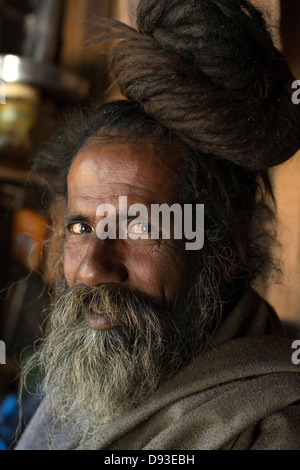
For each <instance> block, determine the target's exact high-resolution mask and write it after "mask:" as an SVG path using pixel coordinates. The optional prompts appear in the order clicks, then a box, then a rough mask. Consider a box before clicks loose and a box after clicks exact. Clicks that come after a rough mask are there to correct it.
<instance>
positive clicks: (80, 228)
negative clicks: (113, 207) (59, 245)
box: [67, 222, 93, 235]
mask: <svg viewBox="0 0 300 470" xmlns="http://www.w3.org/2000/svg"><path fill="white" fill-rule="evenodd" d="M67 228H68V231H69V233H73V234H74V235H84V234H85V233H91V232H92V231H93V229H92V227H90V226H89V225H87V224H83V223H81V222H78V223H76V224H70V225H68V227H67Z"/></svg>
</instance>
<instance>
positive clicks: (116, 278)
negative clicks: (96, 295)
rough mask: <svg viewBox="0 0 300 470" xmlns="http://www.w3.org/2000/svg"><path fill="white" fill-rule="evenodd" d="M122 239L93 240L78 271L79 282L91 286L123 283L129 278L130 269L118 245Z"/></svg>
mask: <svg viewBox="0 0 300 470" xmlns="http://www.w3.org/2000/svg"><path fill="white" fill-rule="evenodd" d="M120 243H121V241H120V240H99V239H97V240H93V241H91V243H90V244H89V246H88V249H87V251H86V254H85V256H84V258H83V259H82V261H81V263H80V265H79V268H78V271H77V282H79V283H82V284H85V285H87V286H89V287H97V286H99V285H100V284H106V283H113V284H121V283H123V282H125V281H126V280H127V279H128V271H127V269H126V267H125V265H124V263H123V259H122V258H123V257H122V254H121V252H120V249H118V248H120V247H118V245H119V244H120Z"/></svg>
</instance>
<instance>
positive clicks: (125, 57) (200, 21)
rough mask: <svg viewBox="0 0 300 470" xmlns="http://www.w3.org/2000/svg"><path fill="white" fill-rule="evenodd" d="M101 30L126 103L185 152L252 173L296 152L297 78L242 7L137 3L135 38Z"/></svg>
mask: <svg viewBox="0 0 300 470" xmlns="http://www.w3.org/2000/svg"><path fill="white" fill-rule="evenodd" d="M106 24H109V25H110V26H113V28H114V29H115V33H114V34H111V35H110V37H115V38H119V39H121V41H119V42H118V44H117V45H116V46H115V48H114V50H113V58H112V70H113V72H114V74H115V76H116V79H117V82H118V85H119V87H120V89H121V91H122V93H123V95H124V96H125V97H126V98H127V99H129V100H132V101H136V102H139V103H140V104H141V105H142V107H143V108H144V110H145V111H146V112H147V113H149V114H151V115H152V116H153V117H154V118H155V119H156V120H158V121H159V122H160V123H161V124H162V125H164V126H166V127H168V128H169V129H171V130H172V131H173V133H174V134H175V135H176V136H177V137H178V138H179V139H181V140H182V141H183V142H185V143H186V144H188V145H189V146H191V147H192V148H194V149H196V150H198V151H200V152H202V153H204V154H207V156H208V158H214V159H226V160H229V161H231V162H233V163H235V164H237V165H240V166H242V167H244V168H247V169H249V170H255V171H258V170H265V169H267V168H270V167H272V166H275V165H278V164H280V163H282V162H284V161H286V160H288V159H289V158H290V157H291V156H292V155H294V153H295V152H296V151H297V150H298V149H299V147H300V108H299V107H297V106H296V105H294V104H293V103H292V99H291V98H292V87H291V85H292V82H293V81H294V77H293V76H292V74H291V73H290V70H289V68H288V65H287V62H286V60H285V59H284V57H283V56H282V55H281V54H280V53H279V51H278V50H277V49H276V48H275V46H274V45H273V42H272V39H271V36H270V33H269V31H268V28H267V26H266V24H265V21H264V19H263V16H262V14H261V12H259V11H258V10H256V9H255V8H254V7H253V6H252V5H251V4H250V3H249V2H248V1H246V0H141V2H140V5H139V9H138V15H137V25H138V31H136V30H134V29H132V28H129V27H126V26H125V25H122V24H121V23H118V22H110V23H109V22H106ZM107 37H108V36H105V38H107ZM102 39H103V38H102ZM100 40H101V38H100Z"/></svg>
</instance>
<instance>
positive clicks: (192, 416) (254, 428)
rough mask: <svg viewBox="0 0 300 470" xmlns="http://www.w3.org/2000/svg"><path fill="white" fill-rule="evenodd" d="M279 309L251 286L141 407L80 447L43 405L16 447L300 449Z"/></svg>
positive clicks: (297, 403) (296, 378)
mask: <svg viewBox="0 0 300 470" xmlns="http://www.w3.org/2000/svg"><path fill="white" fill-rule="evenodd" d="M280 331H281V327H280V323H279V321H278V319H277V317H276V314H275V313H274V311H273V309H272V308H271V307H270V306H269V305H268V304H267V303H266V302H265V301H264V300H262V299H261V298H260V297H259V295H258V294H256V293H255V292H254V291H253V290H250V291H249V292H247V293H246V295H245V296H244V297H243V298H242V299H241V301H240V302H239V304H238V305H237V306H236V308H235V309H234V310H233V311H232V312H231V314H230V315H229V316H228V317H227V318H226V319H225V320H224V321H223V323H222V324H221V325H220V327H219V328H218V329H217V331H216V333H215V334H214V335H213V337H212V339H211V341H210V344H209V348H208V350H207V351H206V352H204V353H203V354H201V355H200V356H199V357H198V358H197V359H196V360H195V361H194V362H193V363H192V364H190V365H188V366H187V367H185V368H183V369H182V370H181V371H180V372H179V373H177V374H176V375H174V376H173V377H172V378H171V379H170V380H169V381H168V382H165V383H164V384H163V386H162V387H160V389H158V390H157V392H156V393H155V394H154V395H153V396H152V397H150V398H149V399H148V400H147V401H146V402H144V403H143V404H142V405H140V406H138V407H137V408H135V409H134V410H132V411H131V412H130V413H129V414H127V415H125V416H123V417H122V418H120V419H118V420H117V421H115V422H113V423H111V424H109V425H105V426H101V425H100V426H99V433H98V435H97V437H96V438H95V437H94V438H93V440H91V441H90V442H88V443H86V444H85V445H84V446H80V445H79V440H78V437H77V436H76V431H75V430H73V429H71V428H61V429H59V430H58V429H57V430H56V431H55V433H54V434H53V435H52V438H51V443H50V441H49V437H48V432H49V429H52V428H53V426H52V424H53V423H51V415H50V413H49V411H48V410H47V404H46V403H45V402H43V403H42V405H41V406H40V408H39V409H38V410H37V412H36V414H35V416H34V417H33V419H32V421H31V423H30V424H29V425H28V427H27V428H26V430H25V432H24V434H23V436H22V437H21V439H20V441H19V443H18V445H17V447H16V449H17V450H27V449H33V450H46V449H49V448H52V449H85V448H89V449H91V448H92V449H95V450H138V449H144V450H230V449H236V450H250V449H253V450H300V365H298V366H297V365H293V363H292V353H293V350H292V349H291V341H289V340H287V339H285V338H283V337H281V336H280V334H281V333H280Z"/></svg>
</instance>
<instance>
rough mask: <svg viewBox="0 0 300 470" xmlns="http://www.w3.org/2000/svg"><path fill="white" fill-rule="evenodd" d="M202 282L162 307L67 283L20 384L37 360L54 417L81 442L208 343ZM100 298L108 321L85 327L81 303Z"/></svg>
mask: <svg viewBox="0 0 300 470" xmlns="http://www.w3.org/2000/svg"><path fill="white" fill-rule="evenodd" d="M199 292H200V289H199V285H198V286H197V285H195V286H194V288H193V289H191V291H190V294H189V295H188V296H186V297H185V299H184V301H183V300H182V301H178V300H176V301H174V303H173V305H172V306H169V307H168V309H166V310H164V309H162V308H161V307H160V306H158V305H156V304H154V303H153V302H152V301H151V300H150V299H148V298H145V297H143V296H141V295H136V294H133V293H132V292H126V291H124V290H123V289H119V288H114V287H105V288H103V289H100V290H99V289H91V288H88V287H86V286H83V285H80V286H77V287H75V288H74V289H72V290H67V291H66V292H65V293H64V294H63V295H62V296H61V297H60V299H59V301H58V302H57V304H56V306H55V308H54V311H53V312H52V313H51V317H50V333H49V334H48V335H47V336H46V338H45V339H44V341H43V343H42V345H41V347H40V349H39V350H38V351H37V352H36V353H35V354H34V356H33V357H32V358H31V359H30V361H29V363H28V364H27V365H26V366H25V367H24V369H23V372H22V383H21V385H24V384H25V383H26V379H27V377H28V375H29V374H30V371H31V370H32V368H33V367H35V366H36V365H38V366H39V368H40V369H41V370H42V373H43V381H42V388H43V393H44V397H45V398H46V400H47V402H48V406H50V407H51V412H52V414H53V417H54V422H55V421H56V420H57V422H59V423H60V424H63V425H67V424H70V423H72V424H73V425H75V426H76V427H77V428H78V433H79V434H80V435H81V436H82V441H81V443H84V441H85V440H88V439H90V438H91V436H93V435H94V434H96V432H97V427H99V425H101V424H105V423H108V422H111V421H114V420H116V419H117V418H119V417H120V416H122V415H124V414H126V413H128V412H129V411H130V410H131V409H133V408H134V407H136V406H137V405H139V404H141V403H142V402H143V401H144V400H145V399H147V398H148V397H149V396H151V395H152V394H153V393H154V392H155V391H156V390H157V389H158V387H159V386H160V385H161V384H162V383H163V382H165V381H166V380H168V379H169V378H170V377H171V376H172V375H173V374H175V373H176V372H177V371H179V370H180V369H181V368H182V367H183V366H184V365H186V364H188V363H189V362H190V361H191V360H192V359H193V358H194V357H195V356H197V355H198V354H199V353H200V352H201V351H202V350H203V349H204V348H205V346H206V344H207V337H208V334H209V332H210V330H211V323H212V318H213V317H214V314H215V312H216V308H215V307H216V305H215V302H213V305H212V303H211V302H210V303H209V302H207V299H206V300H205V299H204V298H203V296H202V301H201V300H200V298H199V295H198V294H199ZM93 305H94V306H95V310H96V308H97V307H99V306H100V305H101V308H102V309H104V311H105V312H106V316H107V318H108V319H109V321H111V323H114V322H116V323H122V326H121V327H117V328H114V329H111V330H106V331H96V330H92V329H91V328H89V326H88V325H87V323H86V321H85V320H84V318H83V315H82V311H83V309H84V308H86V307H87V306H89V308H92V309H93Z"/></svg>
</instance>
